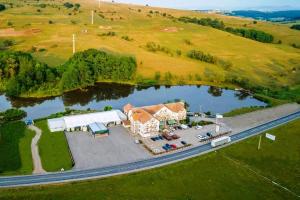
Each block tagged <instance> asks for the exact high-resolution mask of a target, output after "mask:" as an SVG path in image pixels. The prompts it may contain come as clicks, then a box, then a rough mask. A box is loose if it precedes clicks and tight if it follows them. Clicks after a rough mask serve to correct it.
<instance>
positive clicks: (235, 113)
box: [223, 106, 265, 117]
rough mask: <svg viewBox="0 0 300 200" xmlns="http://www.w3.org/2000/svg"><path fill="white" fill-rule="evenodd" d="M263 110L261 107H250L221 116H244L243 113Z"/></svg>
mask: <svg viewBox="0 0 300 200" xmlns="http://www.w3.org/2000/svg"><path fill="white" fill-rule="evenodd" d="M264 108H265V107H263V106H251V107H244V108H237V109H234V110H232V111H230V112H227V113H224V114H223V115H224V117H234V116H237V115H242V114H245V113H249V112H254V111H257V110H261V109H264Z"/></svg>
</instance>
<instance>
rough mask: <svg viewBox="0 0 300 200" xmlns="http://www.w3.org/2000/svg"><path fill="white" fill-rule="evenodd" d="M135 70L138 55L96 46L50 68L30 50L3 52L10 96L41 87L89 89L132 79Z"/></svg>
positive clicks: (1, 74) (0, 68) (1, 71)
mask: <svg viewBox="0 0 300 200" xmlns="http://www.w3.org/2000/svg"><path fill="white" fill-rule="evenodd" d="M135 71H136V60H135V58H134V57H131V56H122V55H117V54H114V53H109V52H105V51H100V50H96V49H89V50H86V51H83V52H78V53H76V54H74V55H73V56H72V57H71V58H70V59H69V60H68V61H67V62H66V63H65V64H63V65H61V66H57V67H49V66H48V65H46V64H44V63H41V62H39V61H37V60H36V59H35V58H33V57H32V56H31V54H29V53H26V52H20V51H17V52H15V51H2V52H0V82H2V83H4V85H5V92H6V94H7V95H9V96H22V94H27V93H34V92H36V91H38V90H47V91H48V90H58V91H60V92H63V91H66V90H72V89H77V88H85V87H87V86H90V85H93V84H94V83H95V82H97V81H101V80H114V81H129V80H131V79H132V78H133V76H134V75H135Z"/></svg>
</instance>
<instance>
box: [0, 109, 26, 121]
mask: <svg viewBox="0 0 300 200" xmlns="http://www.w3.org/2000/svg"><path fill="white" fill-rule="evenodd" d="M0 115H2V116H3V121H4V122H9V121H17V120H20V119H23V118H24V117H26V116H27V113H26V112H25V111H23V110H19V109H14V108H12V109H8V110H6V111H5V112H3V113H1V114H0Z"/></svg>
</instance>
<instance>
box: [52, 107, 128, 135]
mask: <svg viewBox="0 0 300 200" xmlns="http://www.w3.org/2000/svg"><path fill="white" fill-rule="evenodd" d="M126 119H127V117H126V116H125V115H124V114H123V113H122V112H121V111H120V110H112V111H107V112H97V113H89V114H83V115H73V116H65V117H62V118H56V119H49V120H48V127H49V129H50V131H51V132H57V131H75V130H78V131H87V128H88V125H90V124H93V123H102V124H104V125H105V126H108V125H110V124H114V125H116V124H117V125H118V124H121V123H122V121H123V120H126Z"/></svg>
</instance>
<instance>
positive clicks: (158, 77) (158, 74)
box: [154, 72, 161, 81]
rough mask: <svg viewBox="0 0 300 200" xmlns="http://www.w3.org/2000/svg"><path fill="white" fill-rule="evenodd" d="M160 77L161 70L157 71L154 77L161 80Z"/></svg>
mask: <svg viewBox="0 0 300 200" xmlns="http://www.w3.org/2000/svg"><path fill="white" fill-rule="evenodd" d="M160 77H161V75H160V72H155V74H154V79H155V80H156V81H160Z"/></svg>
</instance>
